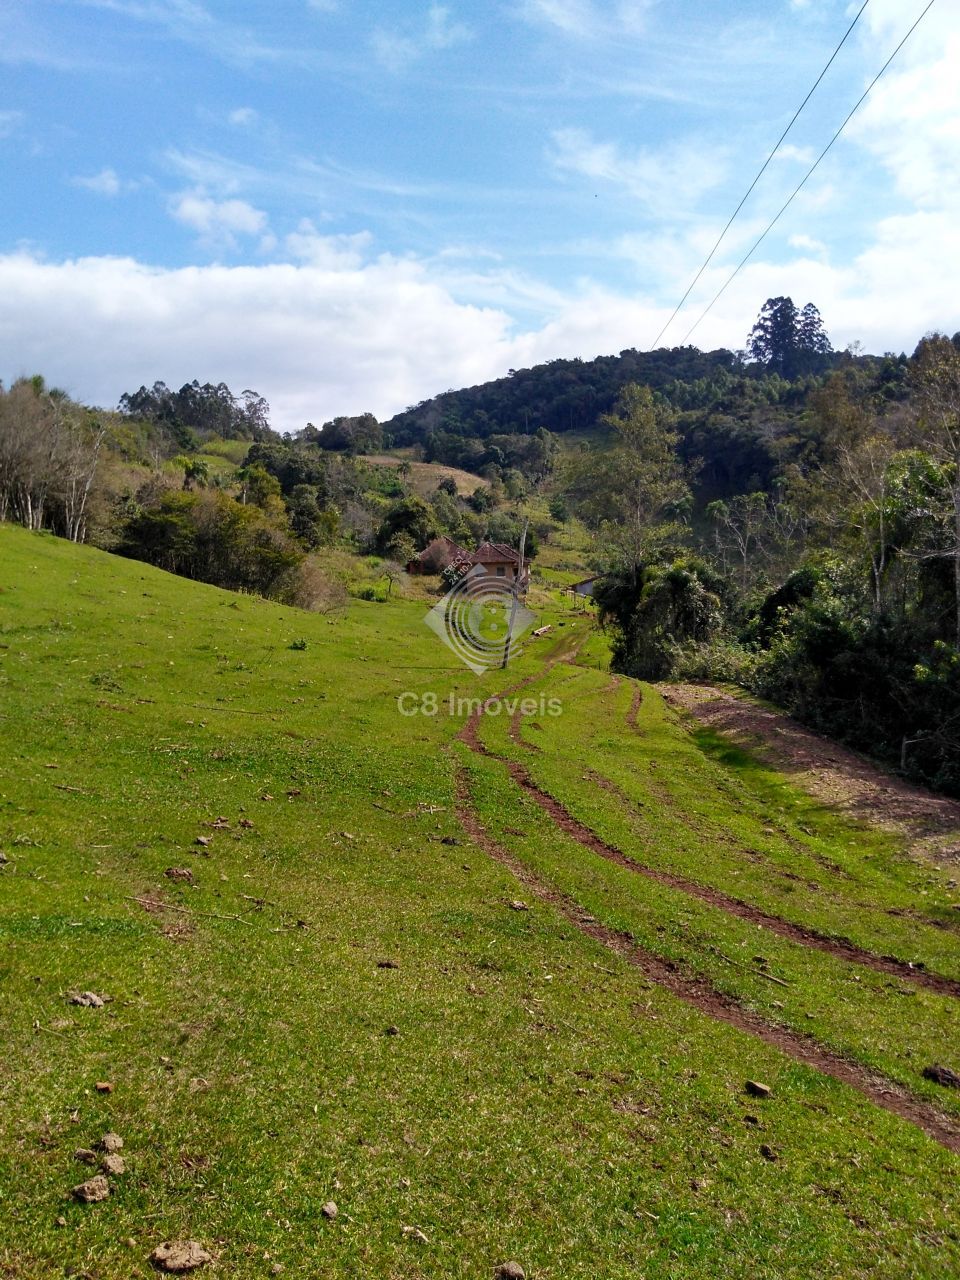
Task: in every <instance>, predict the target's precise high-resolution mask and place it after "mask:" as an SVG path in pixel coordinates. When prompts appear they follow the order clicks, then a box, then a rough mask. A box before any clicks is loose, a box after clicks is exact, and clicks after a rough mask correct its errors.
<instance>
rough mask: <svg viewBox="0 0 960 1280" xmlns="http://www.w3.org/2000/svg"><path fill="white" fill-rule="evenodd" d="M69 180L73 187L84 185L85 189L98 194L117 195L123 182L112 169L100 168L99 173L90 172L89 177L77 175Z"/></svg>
mask: <svg viewBox="0 0 960 1280" xmlns="http://www.w3.org/2000/svg"><path fill="white" fill-rule="evenodd" d="M70 181H71V182H72V183H73V185H74V186H75V187H84V188H85V189H86V190H87V191H93V192H96V194H97V195H98V196H111V197H112V196H118V195H119V194H120V192H121V191H122V190H123V189H124V184H123V183H122V182H121V181H120V179H119V178H118V177H117V174H116V170H114V169H101V170H100V172H99V173H94V174H91V175H90V176H89V177H84V176H83V175H78V176H77V177H75V178H71V179H70Z"/></svg>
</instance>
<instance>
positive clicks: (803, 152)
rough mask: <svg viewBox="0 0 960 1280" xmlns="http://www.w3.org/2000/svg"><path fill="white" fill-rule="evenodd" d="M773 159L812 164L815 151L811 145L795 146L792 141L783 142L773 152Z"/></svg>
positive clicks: (815, 155)
mask: <svg viewBox="0 0 960 1280" xmlns="http://www.w3.org/2000/svg"><path fill="white" fill-rule="evenodd" d="M773 158H774V160H794V161H796V163H797V164H806V165H811V164H813V162H814V160H816V158H817V153H816V151H815V150H814V149H813V147H797V146H794V144H793V143H792V142H785V143H784V144H783V146H782V147H780V148H779V150H778V151H777V152H776V153H775V154H774V157H773Z"/></svg>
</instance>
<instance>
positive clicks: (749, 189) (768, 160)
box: [650, 0, 870, 351]
mask: <svg viewBox="0 0 960 1280" xmlns="http://www.w3.org/2000/svg"><path fill="white" fill-rule="evenodd" d="M869 3H870V0H864V2H863V4H862V5H861V6H860V11H859V13H858V14H857V16H856V17H855V18H854V20H853V21H852V22H851V23H850V25H849V27H847V30H846V32H845V34H844V37H843V39H842V40H841V41H840V43H839V44H838V45H837V47H836V49H834V51H833V53H832V54H831V55H830V60H829V61H828V62H827V65H826V66H825V67H824V68H823V70H822V71H821V72H820V74H819V75H818V76H817V79H816V81H815V83H814V85H813V88H812V89H811V90H810V92H809V93H808V94H807V96H806V97H805V98H804V100H803V101H802V102H801V103H800V105H799V107H797V109H796V111H795V112H794V113H793V118H792V119H791V121H790V123H789V124H788V125H787V127H786V128H785V129H784V131H783V133H781V135H780V137H779V138H778V139H777V142H776V145H775V146H774V148H773V150H772V151H771V152H770V154H769V155H768V156H767V158H766V160H764V162H763V164H762V165H761V167H760V169H759V171H758V172H757V176H756V177H755V178H754V180H753V181H752V182H751V183H750V186H749V187H747V191H746V194H745V195H744V197H743V199H742V200H741V201H740V203H739V204H738V205H737V207H736V209H734V211H733V213H732V214H731V216H730V221H729V222H728V223H727V225H726V226H725V227H724V228H723V230H722V231H721V232H720V237H719V239H718V240H717V243H716V244H715V245H714V246H713V248H712V249H711V250H710V252H709V253H708V254H707V257H706V260H705V262H704V264H703V266H702V267H701V268H700V270H699V271H698V272H697V274H696V275H695V276H694V277H693V279H692V280H691V281H690V286H689V288H688V289H687V291H686V293H685V294H684V295H683V297H682V298H681V299H680V301H679V302H678V303H677V305H676V307H674V310H673V315H672V316H671V317H670V319H669V320H668V321H667V323H666V324H665V325H664V326H663V328H662V329H661V330H660V332H659V333H658V334H657V336H656V339H655V341H654V342H653V345H652V346H651V348H650V349H651V351H655V350H656V349H657V347H658V346H659V345H660V339H661V338H662V337H663V335H664V334H665V333H666V332H667V330H668V329H669V328H670V326H671V325H672V324H673V322H674V320H676V318H677V316H678V315H679V314H680V309H681V308H682V306H683V304H684V303H685V302H686V300H687V299H688V298H689V297H690V295H691V293H693V291H694V289H695V288H696V286H697V284H698V283H699V281H700V277H701V276H702V275H703V273H704V272H705V271H706V269H707V267H709V265H710V263H711V262H712V261H713V259H714V256H715V255H716V252H717V250H718V249H719V248H720V246H721V245H722V244H723V242H724V240H725V239H726V236H727V232H728V231H729V230H730V228H731V227H732V226H733V224H734V222H735V221H736V218H737V215H738V214H739V212H740V210H741V209H742V208H743V206H744V205H745V204H746V203H747V201H748V200H749V199H750V197H751V195H752V194H753V190H754V188H755V187H756V185H757V183H758V182H759V181H760V179H761V178H762V177H763V175H764V174H765V173H766V171H767V169H768V168H769V167H770V165H771V163H772V162H773V158H774V156H775V155H776V154H777V152H778V151H779V150H780V148H781V147H782V146H783V143H784V141H785V140H786V137H787V134H788V133H789V132H790V130H791V129H792V128H793V126H794V125H795V124H796V123H797V121H798V120H799V118H800V115H801V112H802V111H803V109H804V107H805V106H806V105H807V103H808V102H809V101H810V99H811V98H812V97H813V95H814V94H815V93H816V91H817V89H818V88H819V87H820V82H821V80H823V77H824V76H825V75H826V74H827V72H828V71H829V70H830V68H831V67H832V66H833V64H834V62H836V60H837V57H838V55H839V53H840V50H841V49H842V48H843V46H844V45H845V44H846V43H847V40H848V39H849V38H850V36H851V34H852V33H853V29H854V27H855V26H856V25H857V23H858V22H859V21H860V19H861V18H862V17H863V12H864V10H865V9H866V7H867V5H868V4H869Z"/></svg>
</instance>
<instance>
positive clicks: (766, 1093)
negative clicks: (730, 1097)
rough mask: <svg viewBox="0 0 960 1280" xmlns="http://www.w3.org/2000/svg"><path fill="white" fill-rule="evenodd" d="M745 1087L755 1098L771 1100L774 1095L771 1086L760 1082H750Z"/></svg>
mask: <svg viewBox="0 0 960 1280" xmlns="http://www.w3.org/2000/svg"><path fill="white" fill-rule="evenodd" d="M743 1087H744V1089H745V1091H746V1092H747V1093H749V1094H750V1096H751V1097H753V1098H769V1097H771V1095H772V1094H773V1090H772V1089H771V1088H770V1086H769V1085H768V1084H761V1083H760V1081H759V1080H748V1081H747V1082H746V1084H744V1086H743Z"/></svg>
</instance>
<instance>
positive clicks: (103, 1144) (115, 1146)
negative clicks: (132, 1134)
mask: <svg viewBox="0 0 960 1280" xmlns="http://www.w3.org/2000/svg"><path fill="white" fill-rule="evenodd" d="M97 1146H98V1147H99V1148H100V1150H101V1151H105V1152H106V1153H107V1155H108V1156H113V1155H116V1154H117V1152H118V1151H122V1150H123V1139H122V1138H121V1137H120V1135H119V1133H105V1134H104V1135H103V1137H102V1138H101V1139H100V1141H99V1142H98V1143H97Z"/></svg>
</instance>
